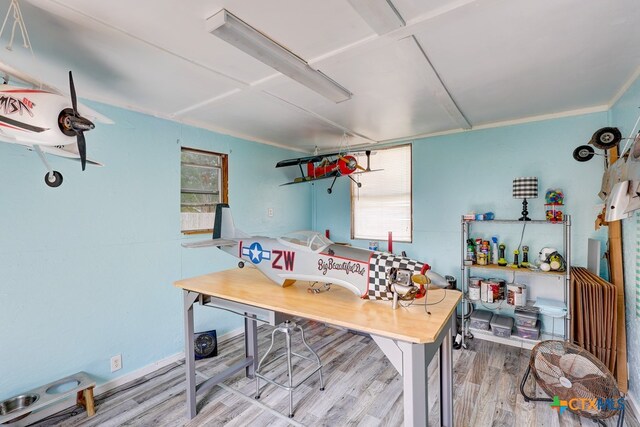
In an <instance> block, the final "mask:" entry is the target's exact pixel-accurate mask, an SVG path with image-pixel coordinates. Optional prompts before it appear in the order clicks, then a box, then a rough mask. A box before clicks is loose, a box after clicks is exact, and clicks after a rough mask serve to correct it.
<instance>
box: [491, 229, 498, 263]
mask: <svg viewBox="0 0 640 427" xmlns="http://www.w3.org/2000/svg"><path fill="white" fill-rule="evenodd" d="M498 258H499V257H498V237H497V236H493V237H492V238H491V264H498Z"/></svg>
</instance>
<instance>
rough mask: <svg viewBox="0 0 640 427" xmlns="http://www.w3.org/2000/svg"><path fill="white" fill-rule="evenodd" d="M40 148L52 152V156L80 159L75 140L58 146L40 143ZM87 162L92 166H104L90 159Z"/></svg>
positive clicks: (48, 152)
mask: <svg viewBox="0 0 640 427" xmlns="http://www.w3.org/2000/svg"><path fill="white" fill-rule="evenodd" d="M40 149H42V151H43V152H45V153H47V154H53V155H54V156H58V157H65V158H67V159H71V160H77V161H80V154H79V153H78V145H77V144H76V143H75V142H74V143H73V144H67V145H58V146H52V145H40ZM87 163H88V164H90V165H94V166H104V165H103V164H102V163H100V162H97V161H95V160H91V159H87Z"/></svg>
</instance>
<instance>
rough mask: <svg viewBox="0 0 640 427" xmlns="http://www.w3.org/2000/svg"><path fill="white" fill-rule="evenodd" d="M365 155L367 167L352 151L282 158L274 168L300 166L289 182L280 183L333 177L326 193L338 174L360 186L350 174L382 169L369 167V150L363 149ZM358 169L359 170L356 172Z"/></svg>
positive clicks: (297, 182) (330, 190)
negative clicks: (296, 174) (305, 167)
mask: <svg viewBox="0 0 640 427" xmlns="http://www.w3.org/2000/svg"><path fill="white" fill-rule="evenodd" d="M364 153H365V155H366V156H367V167H366V168H364V167H362V166H361V165H360V164H359V163H358V159H356V157H355V156H354V154H358V153H356V152H352V153H344V152H342V153H330V154H318V155H314V156H308V157H299V158H297V159H288V160H282V161H280V162H278V163H277V164H276V168H282V167H287V166H298V167H299V168H300V176H299V177H297V178H295V179H294V180H293V181H291V182H287V183H284V184H282V185H291V184H300V183H303V182H312V181H317V180H319V179H328V178H333V181H332V182H331V186H330V187H329V188H327V193H329V194H331V192H332V191H333V185H334V184H335V183H336V179H338V177H340V176H348V177H349V179H351V181H353V182H354V183H355V184H356V185H357V186H358V188H359V187H361V186H362V184H361V183H360V182H357V181H356V180H355V179H353V176H352V175H358V174H361V173H367V172H377V171H380V170H382V169H371V166H370V158H371V151H370V150H367V151H364ZM305 164H306V165H307V171H306V173H305V170H304V169H303V167H302V165H305ZM357 171H359V172H357Z"/></svg>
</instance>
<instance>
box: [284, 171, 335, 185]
mask: <svg viewBox="0 0 640 427" xmlns="http://www.w3.org/2000/svg"><path fill="white" fill-rule="evenodd" d="M336 176H340V171H339V170H335V171H333V172H331V173H328V174H326V175H322V176H321V177H318V178H313V177H310V176H305V177H304V178H296V179H294V180H293V181H291V182H285V183H284V184H280V187H282V186H283V185H291V184H302V183H303V182H312V181H319V180H321V179H329V178H334V177H336Z"/></svg>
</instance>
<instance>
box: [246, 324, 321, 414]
mask: <svg viewBox="0 0 640 427" xmlns="http://www.w3.org/2000/svg"><path fill="white" fill-rule="evenodd" d="M296 329H297V330H299V331H300V335H301V337H302V343H303V344H304V346H305V347H307V350H309V351H310V352H311V354H312V355H313V357H314V358H315V359H313V358H311V357H307V356H303V355H301V354H298V353H294V352H293V351H291V335H292V333H293V332H294V331H295V330H296ZM276 332H282V333H284V338H285V342H286V346H287V348H286V351H285V352H284V353H282V354H280V355H278V356H276V357H274V358H273V359H272V360H271V361H269V363H271V362H274V361H276V360H278V359H280V358H281V357H283V356H287V369H288V377H289V379H288V381H287V384H280V383H278V382H275V381H274V380H272V379H270V378H267V377H266V376H265V375H264V374H262V371H261V369H262V367H263V366H262V363H263V362H264V360H265V359H266V358H267V356H269V353H271V349H272V348H273V343H274V342H275V336H276ZM292 355H293V356H296V357H299V358H301V359H306V360H309V361H311V362H316V363H317V364H318V366H317V367H316V368H315V369H314V370H313V371H311V372H310V373H309V374H308V375H307V376H306V377H305V378H304V379H302V380H301V381H300V382H298V383H297V384H295V385H294V384H293V371H292V365H291V356H292ZM267 365H268V364H267ZM316 372H320V390H324V383H323V381H322V363H320V358H319V357H318V355H317V354H316V352H315V351H313V350H312V349H311V347H309V344H307V341H306V340H305V339H304V331H303V330H302V327H301V326H298V325H297V324H296V323H295V322H292V321H290V320H287V321H285V322H283V323H280V324H279V325H278V326H277V327H276V328H275V329H274V330H273V332H272V333H271V345H270V346H269V350H267V352H266V353H265V355H264V356H262V359H260V363H258V369H256V396H255V398H256V399H260V379H261V378H262V379H263V380H265V381H266V382H268V383H270V384H273V385H275V386H278V387H280V388H283V389H285V390H287V391H288V392H289V418H293V390H295V389H296V388H297V387H298V386H299V385H300V384H302V383H303V382H305V381H306V380H308V379H309V378H311V376H312V375H313V374H315V373H316Z"/></svg>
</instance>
